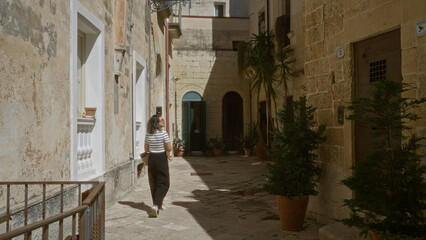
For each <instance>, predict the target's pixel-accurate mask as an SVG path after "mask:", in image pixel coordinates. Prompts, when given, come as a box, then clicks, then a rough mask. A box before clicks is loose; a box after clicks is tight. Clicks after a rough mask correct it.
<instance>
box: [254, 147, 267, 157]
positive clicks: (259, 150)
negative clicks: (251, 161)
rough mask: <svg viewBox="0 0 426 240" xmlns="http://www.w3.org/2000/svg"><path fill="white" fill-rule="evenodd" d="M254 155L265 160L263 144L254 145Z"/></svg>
mask: <svg viewBox="0 0 426 240" xmlns="http://www.w3.org/2000/svg"><path fill="white" fill-rule="evenodd" d="M256 157H257V159H259V160H260V161H266V160H267V157H266V148H265V146H256Z"/></svg>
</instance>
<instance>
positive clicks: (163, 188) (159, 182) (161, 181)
mask: <svg viewBox="0 0 426 240" xmlns="http://www.w3.org/2000/svg"><path fill="white" fill-rule="evenodd" d="M160 156H161V157H160V158H159V159H157V160H158V161H157V169H156V184H155V193H154V204H155V205H157V206H158V208H159V209H160V208H161V207H162V206H163V199H164V197H165V196H166V194H167V191H168V190H169V187H170V175H169V162H168V160H167V156H166V153H164V155H163V154H161V155H160Z"/></svg>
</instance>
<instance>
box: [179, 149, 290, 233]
mask: <svg viewBox="0 0 426 240" xmlns="http://www.w3.org/2000/svg"><path fill="white" fill-rule="evenodd" d="M183 160H185V161H187V162H188V163H189V164H190V165H191V166H192V168H193V169H194V172H191V173H190V174H189V175H190V176H191V177H194V180H193V186H195V185H196V186H199V187H200V189H196V190H193V191H191V192H190V194H188V196H187V197H186V199H187V200H185V201H175V202H173V203H172V204H173V205H176V206H180V207H184V208H186V209H187V211H188V212H189V213H191V215H192V216H193V217H194V219H196V220H197V222H198V223H199V225H200V226H201V227H203V229H204V230H205V231H206V232H207V233H208V234H209V235H210V237H211V238H212V239H281V237H282V236H284V235H283V234H284V233H283V232H286V231H283V230H281V227H280V222H279V217H278V213H277V210H276V209H275V199H274V197H272V196H270V195H268V194H267V193H265V192H264V191H263V190H262V185H263V182H264V173H265V171H266V170H265V164H264V163H260V164H261V165H260V164H259V162H257V160H256V158H243V157H241V156H238V155H232V156H223V157H219V158H216V157H199V156H198V157H184V158H183ZM200 179H201V181H200ZM203 184H204V188H203ZM206 187H207V189H206ZM288 234H289V233H287V235H288ZM259 237H260V238H259Z"/></svg>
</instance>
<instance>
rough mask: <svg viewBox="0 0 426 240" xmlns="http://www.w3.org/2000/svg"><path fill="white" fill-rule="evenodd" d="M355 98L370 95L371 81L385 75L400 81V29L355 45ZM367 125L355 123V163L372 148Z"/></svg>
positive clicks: (371, 139) (369, 129)
mask: <svg viewBox="0 0 426 240" xmlns="http://www.w3.org/2000/svg"><path fill="white" fill-rule="evenodd" d="M354 57H355V98H361V97H372V91H373V89H374V88H373V85H372V83H373V82H375V81H377V80H378V79H380V78H383V77H386V78H388V79H391V80H393V81H398V82H401V81H402V75H401V41H400V30H399V29H398V30H394V31H391V32H388V33H384V34H381V35H379V36H376V37H373V38H369V39H367V40H364V41H361V42H358V43H355V44H354ZM371 131H374V129H371V127H369V126H364V125H360V124H356V125H355V163H357V162H359V161H362V160H363V159H364V158H365V156H366V155H367V154H368V153H369V152H371V151H373V147H372V141H373V138H372V137H371V136H370V134H369V133H370V132H371Z"/></svg>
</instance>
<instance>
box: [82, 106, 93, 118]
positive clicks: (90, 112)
mask: <svg viewBox="0 0 426 240" xmlns="http://www.w3.org/2000/svg"><path fill="white" fill-rule="evenodd" d="M84 110H85V112H86V116H88V117H93V116H95V114H96V108H94V107H86V108H84Z"/></svg>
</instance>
